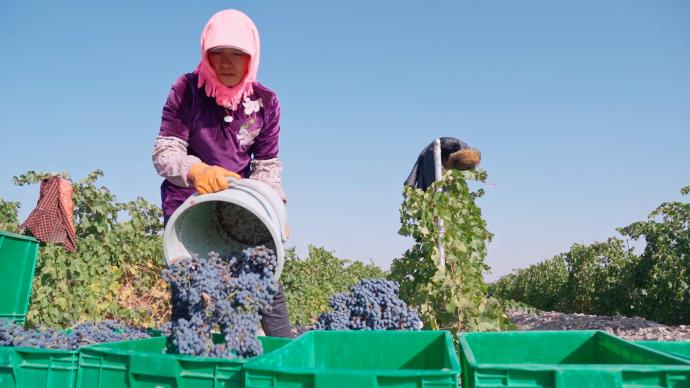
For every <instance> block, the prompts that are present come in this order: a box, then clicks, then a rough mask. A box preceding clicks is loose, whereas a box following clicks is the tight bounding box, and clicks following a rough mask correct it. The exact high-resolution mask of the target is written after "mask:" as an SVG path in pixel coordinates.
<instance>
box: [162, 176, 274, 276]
mask: <svg viewBox="0 0 690 388" xmlns="http://www.w3.org/2000/svg"><path fill="white" fill-rule="evenodd" d="M229 181H230V188H229V189H227V190H223V191H220V192H217V193H210V194H203V195H199V194H196V193H195V194H194V195H192V196H191V197H189V198H187V200H186V201H184V202H183V203H182V205H180V207H178V208H177V210H175V212H174V213H173V214H172V215H171V216H170V219H169V220H168V224H167V226H166V227H165V231H164V232H163V254H164V256H165V261H166V262H167V263H168V264H171V263H173V262H175V260H177V259H180V258H183V257H191V256H193V255H199V257H205V256H206V255H208V253H209V252H210V251H214V252H217V253H219V254H220V255H221V256H225V255H227V254H229V253H230V252H234V251H237V249H245V248H249V247H254V246H257V245H265V246H266V247H268V248H271V249H273V250H274V251H275V254H276V259H277V261H278V266H277V268H276V279H278V278H280V274H281V273H282V271H283V264H284V262H285V248H284V245H283V244H284V243H285V242H286V241H287V211H286V209H285V205H284V204H283V201H282V200H281V199H280V197H279V196H278V194H277V193H276V192H275V191H274V190H273V189H272V188H271V187H270V186H269V185H267V184H265V183H263V182H260V181H258V180H255V179H241V180H236V179H232V178H231V179H229Z"/></svg>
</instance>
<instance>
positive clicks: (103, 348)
mask: <svg viewBox="0 0 690 388" xmlns="http://www.w3.org/2000/svg"><path fill="white" fill-rule="evenodd" d="M260 337H266V338H280V337H268V336H260ZM161 339H165V341H167V340H168V337H167V336H159V337H150V338H141V339H137V340H124V341H116V342H104V343H100V344H93V345H88V346H83V347H81V348H80V349H79V351H80V352H86V353H87V355H88V353H89V352H97V353H99V354H100V353H106V352H107V354H113V355H117V356H132V355H141V354H146V357H155V358H159V357H166V358H173V359H175V360H181V361H185V362H203V363H207V362H214V363H223V364H232V365H237V364H244V363H246V362H247V361H251V360H253V359H255V358H258V357H261V356H263V354H260V355H258V356H256V357H252V358H248V359H242V358H224V357H204V356H194V355H190V354H176V353H151V352H143V351H141V350H136V349H113V348H112V347H110V346H109V345H112V344H118V343H122V342H134V341H153V340H159V341H160V340H161Z"/></svg>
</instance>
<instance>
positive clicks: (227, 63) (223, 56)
mask: <svg viewBox="0 0 690 388" xmlns="http://www.w3.org/2000/svg"><path fill="white" fill-rule="evenodd" d="M208 61H209V63H211V67H213V70H215V71H216V77H218V79H219V80H220V82H222V83H223V85H225V86H230V87H232V86H235V85H237V84H238V83H240V81H242V79H243V78H244V75H245V74H247V65H248V64H249V55H247V54H245V53H243V52H242V51H240V50H237V49H234V48H229V47H223V48H213V49H210V50H208Z"/></svg>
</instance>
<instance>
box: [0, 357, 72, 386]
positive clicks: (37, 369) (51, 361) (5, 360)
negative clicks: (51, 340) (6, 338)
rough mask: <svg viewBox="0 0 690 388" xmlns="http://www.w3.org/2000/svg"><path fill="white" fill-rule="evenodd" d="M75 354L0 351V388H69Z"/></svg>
mask: <svg viewBox="0 0 690 388" xmlns="http://www.w3.org/2000/svg"><path fill="white" fill-rule="evenodd" d="M78 366H79V351H77V350H50V349H33V348H15V347H0V388H15V387H18V388H70V387H74V384H75V383H76V381H77V370H78Z"/></svg>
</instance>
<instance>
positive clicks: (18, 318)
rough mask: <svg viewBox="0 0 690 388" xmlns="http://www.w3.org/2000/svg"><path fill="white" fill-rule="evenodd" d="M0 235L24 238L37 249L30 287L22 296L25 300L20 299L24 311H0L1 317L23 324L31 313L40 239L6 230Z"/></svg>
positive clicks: (33, 261) (33, 258)
mask: <svg viewBox="0 0 690 388" xmlns="http://www.w3.org/2000/svg"><path fill="white" fill-rule="evenodd" d="M0 236H4V237H9V238H12V239H17V240H24V241H26V242H28V243H30V244H31V245H34V248H33V249H35V254H34V255H33V257H32V259H31V261H32V265H31V278H30V280H29V284H28V287H27V289H26V292H24V294H25V295H21V297H23V299H24V300H23V301H20V302H22V305H23V306H25V307H24V309H23V311H20V312H13V313H6V312H0V319H7V320H10V321H12V322H14V323H18V324H22V325H23V324H24V323H26V316H27V315H28V313H29V304H30V303H31V292H32V290H33V281H34V277H35V274H36V262H37V261H38V254H39V251H40V250H39V248H40V241H38V240H37V239H36V238H34V237H32V236H27V235H23V234H16V233H11V232H8V231H5V230H0Z"/></svg>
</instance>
